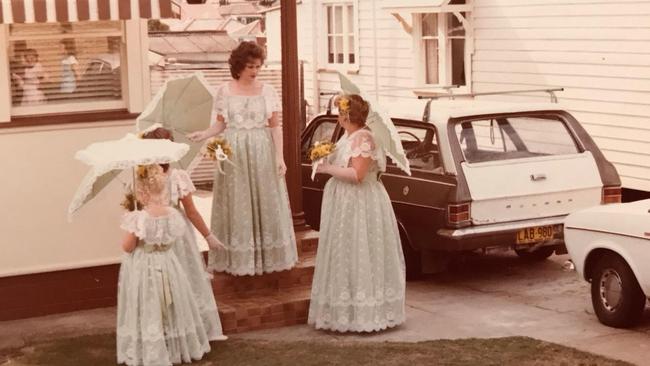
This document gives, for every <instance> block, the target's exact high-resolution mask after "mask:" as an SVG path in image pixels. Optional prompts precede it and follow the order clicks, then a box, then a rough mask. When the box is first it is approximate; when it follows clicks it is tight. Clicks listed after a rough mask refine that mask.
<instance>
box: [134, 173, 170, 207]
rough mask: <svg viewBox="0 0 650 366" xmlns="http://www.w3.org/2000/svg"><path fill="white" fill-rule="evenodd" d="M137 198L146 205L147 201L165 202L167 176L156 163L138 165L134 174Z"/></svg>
mask: <svg viewBox="0 0 650 366" xmlns="http://www.w3.org/2000/svg"><path fill="white" fill-rule="evenodd" d="M136 185H137V190H136V191H137V193H138V194H137V198H138V200H139V201H142V203H143V204H144V205H145V206H146V205H147V204H149V203H159V204H162V203H164V202H165V199H166V197H167V177H166V176H165V174H164V170H163V168H162V167H161V166H160V165H158V164H151V165H141V166H138V173H137V174H136Z"/></svg>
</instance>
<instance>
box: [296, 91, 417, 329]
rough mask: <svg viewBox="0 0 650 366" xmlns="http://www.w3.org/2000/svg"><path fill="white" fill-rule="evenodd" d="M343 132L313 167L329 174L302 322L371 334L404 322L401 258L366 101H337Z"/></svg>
mask: <svg viewBox="0 0 650 366" xmlns="http://www.w3.org/2000/svg"><path fill="white" fill-rule="evenodd" d="M336 105H337V107H338V108H339V117H338V123H339V124H340V125H341V126H342V127H343V128H344V129H345V134H344V135H343V136H342V137H341V139H340V140H339V141H338V142H337V143H336V149H335V151H334V153H332V154H331V155H329V156H328V157H327V158H326V159H327V161H325V162H324V163H322V164H320V165H319V166H318V167H317V168H316V171H317V172H318V173H322V174H329V175H331V176H332V179H330V180H329V181H328V182H327V184H326V185H325V190H324V192H323V208H322V212H321V223H320V234H319V235H320V238H319V242H318V252H317V255H316V269H315V272H314V280H313V283H312V292H311V303H310V307H309V320H308V322H309V324H312V325H314V326H315V327H316V328H317V329H329V330H334V331H339V332H373V331H379V330H382V329H386V328H390V327H394V326H396V325H399V324H401V323H403V322H404V320H405V312H404V295H405V287H406V277H405V267H404V255H403V254H402V246H401V243H400V238H399V231H398V228H397V221H396V219H395V214H394V213H393V208H392V206H391V202H390V198H389V197H388V193H387V192H386V190H385V188H384V186H383V185H382V183H381V182H380V181H379V180H378V176H379V174H380V172H383V171H385V169H386V154H385V152H384V150H383V149H382V148H381V147H380V146H378V145H377V144H376V143H375V140H374V137H373V134H372V132H371V131H370V130H369V129H367V128H366V125H365V122H366V119H367V117H368V112H369V105H368V102H366V101H365V100H363V98H361V97H360V96H358V95H343V96H340V97H338V98H337V100H336Z"/></svg>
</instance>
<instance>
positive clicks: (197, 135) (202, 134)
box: [187, 114, 226, 142]
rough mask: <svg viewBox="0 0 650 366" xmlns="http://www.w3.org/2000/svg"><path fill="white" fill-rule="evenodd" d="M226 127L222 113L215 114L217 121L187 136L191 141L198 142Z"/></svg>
mask: <svg viewBox="0 0 650 366" xmlns="http://www.w3.org/2000/svg"><path fill="white" fill-rule="evenodd" d="M225 129H226V122H225V119H224V118H223V116H222V115H220V114H219V115H217V122H215V124H213V125H212V126H210V127H208V128H206V129H205V130H203V131H196V132H192V133H190V134H188V135H187V138H188V139H190V140H191V141H192V142H200V141H203V140H205V139H207V138H210V137H212V136H216V135H218V134H220V133H221V132H223V130H225Z"/></svg>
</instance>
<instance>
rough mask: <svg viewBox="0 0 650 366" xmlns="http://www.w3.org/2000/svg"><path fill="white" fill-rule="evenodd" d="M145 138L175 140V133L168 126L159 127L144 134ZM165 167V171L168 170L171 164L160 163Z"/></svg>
mask: <svg viewBox="0 0 650 366" xmlns="http://www.w3.org/2000/svg"><path fill="white" fill-rule="evenodd" d="M142 138H143V139H153V140H169V141H174V135H173V134H172V132H171V131H170V130H168V129H166V128H163V127H158V128H156V129H155V130H151V131H149V132H147V133H145V134H143V135H142ZM160 166H161V167H162V168H163V171H165V172H167V170H168V169H169V164H160Z"/></svg>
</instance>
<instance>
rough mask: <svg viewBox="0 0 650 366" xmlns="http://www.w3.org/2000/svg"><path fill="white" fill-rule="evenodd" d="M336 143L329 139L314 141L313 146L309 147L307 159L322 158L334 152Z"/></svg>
mask: <svg viewBox="0 0 650 366" xmlns="http://www.w3.org/2000/svg"><path fill="white" fill-rule="evenodd" d="M335 148H336V144H335V143H333V142H330V141H323V142H319V141H317V142H315V143H314V146H312V148H311V149H309V160H311V161H316V160H318V159H321V158H324V157H326V156H328V155H330V154H331V153H332V152H334V149H335Z"/></svg>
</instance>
